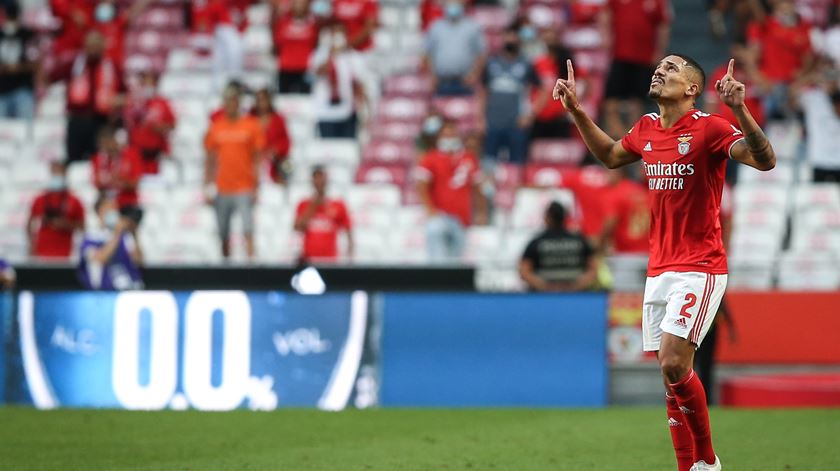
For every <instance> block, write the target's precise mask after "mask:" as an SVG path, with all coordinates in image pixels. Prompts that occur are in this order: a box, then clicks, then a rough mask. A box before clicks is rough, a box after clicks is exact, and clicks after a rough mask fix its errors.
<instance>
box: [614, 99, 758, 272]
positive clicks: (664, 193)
mask: <svg viewBox="0 0 840 471" xmlns="http://www.w3.org/2000/svg"><path fill="white" fill-rule="evenodd" d="M743 138H744V135H743V133H741V131H740V130H738V128H736V127H735V126H733V125H731V124H730V123H729V122H728V121H726V120H725V119H723V118H722V117H721V116H718V115H710V114H708V113H703V112H701V111H698V110H690V111H689V112H688V113H686V114H685V116H683V117H682V118H680V119H679V120H678V121H677V122H676V123H674V125H673V126H671V127H670V128H668V129H664V128H662V124H661V122H660V119H659V115H657V114H656V113H650V114H646V115H645V116H643V117H642V119H640V120H639V121H638V122H637V123H636V124H635V125H634V126H633V128H632V129H630V132H628V133H627V135H626V136H624V138H623V139H622V140H621V145H622V146H623V147H624V148H625V149H626V150H627V151H628V152H632V153H634V154H636V155H639V156H641V157H642V159H643V162H644V164H643V167H644V173H645V175H646V176H647V178H648V204H649V205H650V259H649V262H648V276H656V275H660V274H662V273H663V272H666V271H677V272H684V271H698V272H704V273H713V274H725V273H726V272H727V266H726V252H725V250H724V247H723V241H722V240H721V227H720V200H721V192H722V191H723V183H724V177H725V174H726V159H727V158H728V157H729V152H730V150H731V149H732V146H733V145H734V144H735V143H736V142H737V141H739V140H741V139H743Z"/></svg>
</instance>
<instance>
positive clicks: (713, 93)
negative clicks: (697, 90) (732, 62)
mask: <svg viewBox="0 0 840 471" xmlns="http://www.w3.org/2000/svg"><path fill="white" fill-rule="evenodd" d="M728 67H729V64H724V65H721V66H720V67H718V68H717V69H715V71H714V72H713V73H712V75H711V77H709V79H708V80H707V86H706V94H705V95H704V100H705V101H706V103H709V102H715V103H717V104H718V112H717V114H719V115H721V116H723V118H724V119H725V120H727V121H729V122H730V123H731V124H734V125H735V126H737V125H738V120H737V119H736V118H735V113H733V112H732V109H730V108H729V107H728V106H726V105H724V104H723V103H721V102H720V97H718V93H717V90H715V83H716V82H717V81H718V80H720V79H722V78H723V76H724V75H726V71H727V68H728ZM739 80H743V83H744V85H745V86H746V87H747V96H746V97H745V98H744V104H745V105H747V109H749V110H750V114H752V116H753V119H755V122H756V123H758V125H759V126H762V125H763V124H764V103H762V100H761V97H760V96H758V95H757V94H756V87H754V86H753V85H754V84H753V83H751V82H750V81H749V80H746V79H742V78H741V77H739Z"/></svg>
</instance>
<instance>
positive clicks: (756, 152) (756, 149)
mask: <svg viewBox="0 0 840 471" xmlns="http://www.w3.org/2000/svg"><path fill="white" fill-rule="evenodd" d="M744 139H745V140H746V141H747V148H748V149H749V151H750V153H751V154H752V155H753V158H755V160H756V161H757V162H769V161H770V160H771V159H772V158H773V148H772V147H770V141H769V140H767V136H765V135H764V133H763V132H762V131H761V130H758V131H753V132H751V133H748V134H746V135H744Z"/></svg>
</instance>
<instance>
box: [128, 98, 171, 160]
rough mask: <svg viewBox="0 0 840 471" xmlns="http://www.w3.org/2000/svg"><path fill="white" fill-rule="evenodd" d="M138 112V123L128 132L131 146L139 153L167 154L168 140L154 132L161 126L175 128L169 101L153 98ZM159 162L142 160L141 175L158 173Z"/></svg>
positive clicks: (133, 124)
mask: <svg viewBox="0 0 840 471" xmlns="http://www.w3.org/2000/svg"><path fill="white" fill-rule="evenodd" d="M142 106H143V110H141V111H139V114H140V117H139V121H138V122H136V123H132V126H131V127H130V132H129V142H130V143H131V146H132V147H134V148H135V149H137V150H138V151H140V152H141V154H142V153H143V152H149V153H158V154H159V153H162V152H169V140H168V139H167V138H166V136H165V135H163V134H161V133H159V132H158V131H156V129H155V128H156V127H158V126H161V125H169V126H175V113H174V112H173V111H172V107H171V106H169V101H167V99H166V98H163V97H153V98H150V99H149V100H148V101H146V102H145V103H143V105H142ZM159 164H160V162H159V161H158V160H157V159H154V160H147V159H143V173H151V174H155V173H158V170H159Z"/></svg>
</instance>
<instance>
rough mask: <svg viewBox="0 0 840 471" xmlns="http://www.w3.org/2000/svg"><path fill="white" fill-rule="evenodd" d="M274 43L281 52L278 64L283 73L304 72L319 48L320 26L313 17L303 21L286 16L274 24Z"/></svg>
mask: <svg viewBox="0 0 840 471" xmlns="http://www.w3.org/2000/svg"><path fill="white" fill-rule="evenodd" d="M274 43H275V44H276V45H277V49H278V50H279V52H280V53H279V54H278V55H277V64H278V66H279V68H280V70H281V71H287V72H304V71H306V70H307V69H308V68H309V57H310V56H311V55H312V51H314V50H315V48H316V47H317V46H318V24H317V23H316V22H315V19H314V18H312V17H311V16H308V17H306V18H302V19H301V18H295V17H294V16H292V15H286V16H284V17H282V18H280V19H279V20H277V22H275V23H274Z"/></svg>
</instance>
